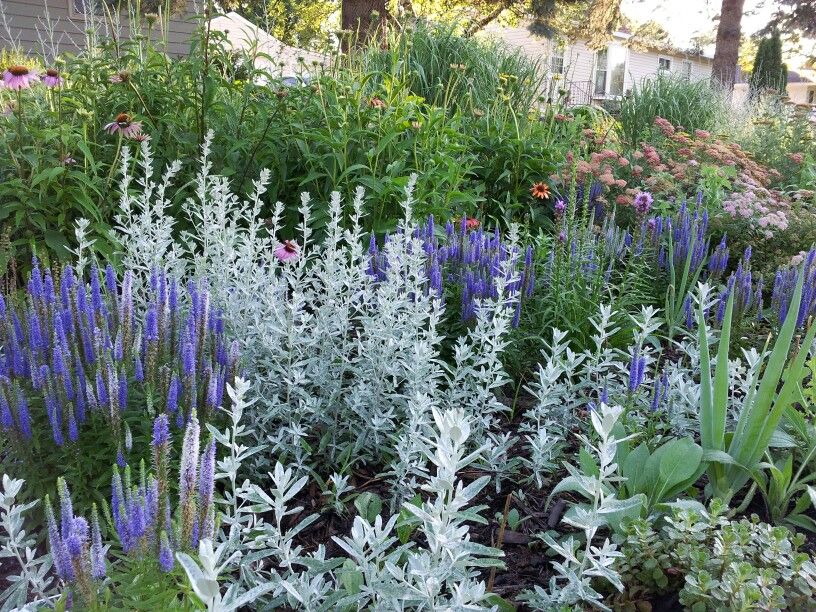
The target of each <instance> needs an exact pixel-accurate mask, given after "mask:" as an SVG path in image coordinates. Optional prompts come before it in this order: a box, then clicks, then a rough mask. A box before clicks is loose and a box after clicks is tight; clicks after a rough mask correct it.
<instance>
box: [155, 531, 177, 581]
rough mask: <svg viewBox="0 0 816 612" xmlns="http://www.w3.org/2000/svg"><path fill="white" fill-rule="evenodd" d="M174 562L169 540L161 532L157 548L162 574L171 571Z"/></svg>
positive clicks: (163, 532)
mask: <svg viewBox="0 0 816 612" xmlns="http://www.w3.org/2000/svg"><path fill="white" fill-rule="evenodd" d="M174 565H175V560H174V558H173V549H172V548H170V540H168V538H167V532H166V531H162V532H161V543H160V546H159V567H160V568H161V571H163V572H164V573H169V572H172V571H173V566H174Z"/></svg>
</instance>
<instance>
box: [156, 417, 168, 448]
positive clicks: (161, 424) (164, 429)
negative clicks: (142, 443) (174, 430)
mask: <svg viewBox="0 0 816 612" xmlns="http://www.w3.org/2000/svg"><path fill="white" fill-rule="evenodd" d="M169 441H170V423H169V421H168V418H167V415H166V414H160V415H159V416H157V417H156V420H155V421H153V442H152V443H153V446H154V447H159V446H163V445H165V444H167V443H168V442H169Z"/></svg>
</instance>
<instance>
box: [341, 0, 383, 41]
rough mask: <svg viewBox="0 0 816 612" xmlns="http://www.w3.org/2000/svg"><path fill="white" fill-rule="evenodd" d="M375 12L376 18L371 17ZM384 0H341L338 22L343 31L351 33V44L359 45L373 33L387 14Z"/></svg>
mask: <svg viewBox="0 0 816 612" xmlns="http://www.w3.org/2000/svg"><path fill="white" fill-rule="evenodd" d="M375 11H376V12H377V13H378V14H379V16H378V17H372V13H374V12H375ZM387 11H388V9H387V7H386V0H342V6H341V10H340V15H341V16H340V20H341V23H342V27H343V29H344V30H348V31H349V32H351V40H352V41H353V42H352V44H359V43H363V42H365V40H366V39H367V38H368V37H369V36H370V35H371V34H372V33H373V32H374V30H375V29H376V28H377V27H378V26H379V25H380V24H381V23H382V21H383V20H384V19H385V17H386V14H387Z"/></svg>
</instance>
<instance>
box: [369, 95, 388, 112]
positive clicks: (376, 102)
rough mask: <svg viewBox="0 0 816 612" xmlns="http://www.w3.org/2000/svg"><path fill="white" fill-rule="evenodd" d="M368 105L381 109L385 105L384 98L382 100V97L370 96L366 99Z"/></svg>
mask: <svg viewBox="0 0 816 612" xmlns="http://www.w3.org/2000/svg"><path fill="white" fill-rule="evenodd" d="M368 105H369V106H370V107H371V108H376V109H380V110H382V109H384V108H385V107H386V104H385V100H383V99H382V98H378V97H377V96H374V97H372V98H371V99H370V100H369V101H368Z"/></svg>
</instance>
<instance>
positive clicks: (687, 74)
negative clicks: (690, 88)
mask: <svg viewBox="0 0 816 612" xmlns="http://www.w3.org/2000/svg"><path fill="white" fill-rule="evenodd" d="M683 78H684V79H686V80H687V81H690V80H691V60H683Z"/></svg>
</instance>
